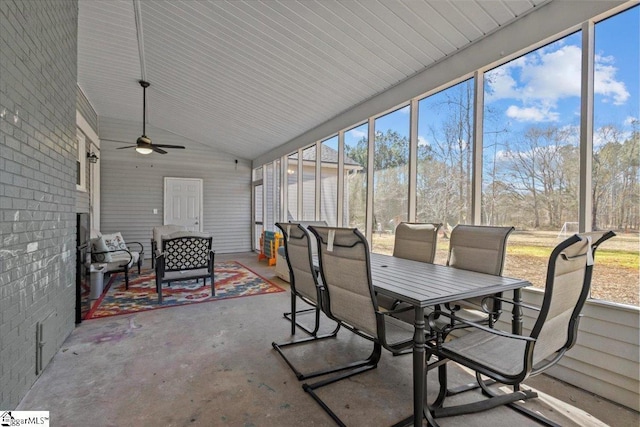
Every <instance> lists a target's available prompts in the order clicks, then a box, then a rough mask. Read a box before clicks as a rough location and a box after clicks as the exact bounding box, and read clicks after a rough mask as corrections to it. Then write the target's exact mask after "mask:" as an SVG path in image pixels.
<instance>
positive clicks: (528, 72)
mask: <svg viewBox="0 0 640 427" xmlns="http://www.w3.org/2000/svg"><path fill="white" fill-rule="evenodd" d="M639 28H640V6H636V7H634V8H632V9H629V10H626V11H624V12H622V13H620V14H618V15H615V16H613V17H610V18H608V19H606V20H604V21H601V22H599V23H597V24H596V26H595V51H596V60H595V70H594V71H595V72H594V91H595V103H594V128H595V129H596V130H597V129H598V128H599V127H601V126H603V125H609V124H614V125H617V126H619V127H621V128H622V130H623V131H624V132H625V134H629V133H630V131H631V122H632V121H633V120H636V121H637V120H638V119H640V87H639V86H640V29H639ZM581 43H582V41H581V32H577V33H574V34H571V35H569V36H567V37H564V38H563V39H561V40H558V41H555V42H553V43H551V44H549V45H547V46H544V47H542V48H539V49H537V50H535V51H533V52H530V53H528V54H526V55H524V56H522V57H519V58H517V59H514V60H512V61H511V62H508V63H506V64H503V65H501V66H499V67H497V68H495V69H493V70H491V71H489V72H488V73H487V74H486V75H485V116H486V117H487V119H486V120H485V132H486V133H492V132H494V133H495V132H500V131H504V130H508V131H509V133H511V134H513V133H514V132H515V133H521V132H524V130H525V129H527V128H528V127H531V126H543V127H546V126H558V127H565V126H578V125H579V123H580V90H581V89H580V88H581ZM445 95H446V94H445V93H442V92H441V93H440V94H436V95H432V96H431V97H429V98H430V99H425V100H423V101H422V102H421V103H420V107H421V109H427V108H428V109H430V110H431V115H430V118H429V120H421V121H420V123H419V128H418V135H419V143H421V144H430V143H431V142H430V138H431V136H430V132H429V126H432V127H434V125H435V127H436V128H438V122H439V121H441V120H442V117H441V116H442V114H435V113H436V111H438V110H439V109H438V108H437V105H438V102H439V101H441V100H442V99H444V97H445ZM489 111H490V112H491V113H490V114H489ZM419 114H420V116H421V118H422V117H425V115H424V112H423V111H422V110H421V111H420V113H419ZM439 116H440V117H439ZM408 127H409V126H408V107H406V108H405V109H403V110H399V111H397V112H394V113H391V114H389V115H387V116H384V117H383V118H379V119H378V120H376V129H377V130H378V129H380V130H383V129H384V130H386V129H387V128H392V129H394V130H396V131H398V133H400V134H401V135H408V132H409V128H408ZM366 130H367V126H366V125H364V126H359V127H357V128H354V129H353V130H350V131H348V132H345V144H353V143H355V141H357V140H359V139H360V138H362V136H366V135H365V134H366ZM598 143H599V141H598V140H597V137H596V139H595V141H594V144H596V145H597V144H598Z"/></svg>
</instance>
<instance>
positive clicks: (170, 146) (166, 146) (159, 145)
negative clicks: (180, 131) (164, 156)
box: [153, 144, 184, 149]
mask: <svg viewBox="0 0 640 427" xmlns="http://www.w3.org/2000/svg"><path fill="white" fill-rule="evenodd" d="M153 146H154V147H162V148H182V149H184V146H182V145H167V144H153Z"/></svg>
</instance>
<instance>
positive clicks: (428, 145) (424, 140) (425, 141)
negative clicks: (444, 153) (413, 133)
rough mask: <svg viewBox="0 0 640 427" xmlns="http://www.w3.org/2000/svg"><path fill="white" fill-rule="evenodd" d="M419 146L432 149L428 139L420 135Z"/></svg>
mask: <svg viewBox="0 0 640 427" xmlns="http://www.w3.org/2000/svg"><path fill="white" fill-rule="evenodd" d="M418 145H419V146H423V145H424V146H427V147H430V146H431V143H430V142H429V141H427V138H425V137H424V136H421V135H418Z"/></svg>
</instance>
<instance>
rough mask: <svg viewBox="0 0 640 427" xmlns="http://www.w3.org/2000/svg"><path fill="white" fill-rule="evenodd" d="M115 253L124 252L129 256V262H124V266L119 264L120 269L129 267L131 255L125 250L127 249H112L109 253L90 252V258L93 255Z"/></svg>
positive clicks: (131, 259)
mask: <svg viewBox="0 0 640 427" xmlns="http://www.w3.org/2000/svg"><path fill="white" fill-rule="evenodd" d="M116 252H126V253H127V255H129V260H128V261H127V262H126V264H119V265H120V267H125V266H127V265H129V264H130V263H131V262H132V261H133V255H131V252H130V251H129V250H127V249H112V250H110V251H101V252H91V256H92V257H93V255H100V254H107V253H116ZM92 262H93V260H92ZM96 262H97V261H96ZM113 262H117V261H113Z"/></svg>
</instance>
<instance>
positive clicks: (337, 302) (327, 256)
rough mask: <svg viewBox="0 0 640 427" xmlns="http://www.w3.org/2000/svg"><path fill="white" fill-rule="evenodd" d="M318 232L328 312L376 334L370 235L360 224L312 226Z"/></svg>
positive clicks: (339, 319) (329, 314)
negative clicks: (342, 226) (359, 229)
mask: <svg viewBox="0 0 640 427" xmlns="http://www.w3.org/2000/svg"><path fill="white" fill-rule="evenodd" d="M309 230H310V231H311V232H312V233H313V234H314V235H315V236H316V238H317V242H318V256H319V264H320V273H321V276H322V283H323V285H324V287H325V290H326V292H325V298H326V304H325V313H327V316H329V317H331V318H332V319H334V320H337V321H340V322H345V323H347V324H349V325H351V326H353V327H354V328H356V329H358V330H361V331H364V332H366V333H368V334H370V335H371V336H374V337H377V336H378V332H377V326H376V314H375V312H376V310H377V302H376V297H375V293H374V290H373V284H372V282H371V264H370V260H369V245H368V244H367V239H366V238H365V237H364V236H363V235H362V233H360V231H358V229H357V228H335V227H319V226H310V227H309Z"/></svg>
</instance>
